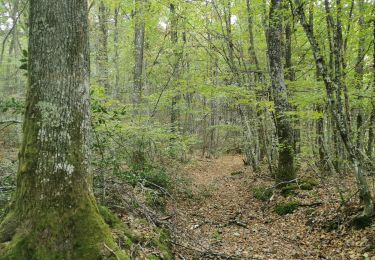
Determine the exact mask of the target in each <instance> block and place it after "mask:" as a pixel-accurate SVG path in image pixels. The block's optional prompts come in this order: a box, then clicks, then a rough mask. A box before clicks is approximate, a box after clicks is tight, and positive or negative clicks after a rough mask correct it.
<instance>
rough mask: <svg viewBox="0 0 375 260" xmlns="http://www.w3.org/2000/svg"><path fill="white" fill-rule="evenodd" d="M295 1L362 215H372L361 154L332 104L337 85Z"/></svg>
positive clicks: (372, 210)
mask: <svg viewBox="0 0 375 260" xmlns="http://www.w3.org/2000/svg"><path fill="white" fill-rule="evenodd" d="M295 3H296V5H297V7H296V13H297V15H298V17H299V20H300V22H301V25H302V27H303V29H304V31H305V34H306V36H307V38H308V40H309V42H310V45H311V48H312V52H313V56H314V60H315V62H316V65H317V68H318V69H319V74H320V75H322V78H323V81H324V84H325V88H326V94H327V99H328V107H329V109H330V113H331V115H332V117H333V119H334V121H335V123H336V128H337V130H338V132H339V134H340V136H341V140H342V142H343V144H344V147H345V150H346V152H347V153H348V157H349V158H348V159H349V161H350V162H351V164H352V167H353V170H354V173H355V177H356V180H357V185H358V189H359V195H360V199H361V202H362V204H363V206H364V209H363V213H362V215H363V216H365V217H369V216H372V215H373V214H374V204H373V201H372V194H371V191H370V189H369V186H368V183H367V180H366V177H365V174H364V172H363V162H362V156H361V154H360V151H359V150H358V149H356V146H355V145H353V143H352V140H351V139H350V136H349V132H348V129H347V124H346V122H345V115H343V111H342V110H340V109H335V106H334V104H335V103H336V102H335V101H337V100H335V97H334V91H335V89H337V86H335V82H334V81H332V79H331V77H330V75H329V73H328V71H329V70H328V68H327V66H326V63H325V60H324V58H323V56H322V53H321V50H320V47H319V45H318V42H317V41H316V38H315V35H314V32H313V31H312V29H311V27H310V26H309V24H308V23H307V21H306V16H305V12H304V8H303V4H302V3H301V2H300V1H299V0H296V1H295Z"/></svg>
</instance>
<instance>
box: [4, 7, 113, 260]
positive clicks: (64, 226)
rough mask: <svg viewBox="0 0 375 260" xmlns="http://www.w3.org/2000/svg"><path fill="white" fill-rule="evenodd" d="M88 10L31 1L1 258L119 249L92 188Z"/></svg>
mask: <svg viewBox="0 0 375 260" xmlns="http://www.w3.org/2000/svg"><path fill="white" fill-rule="evenodd" d="M87 15H88V11H87V3H86V1H75V0H66V1H47V0H33V1H30V11H29V26H30V28H29V52H28V53H29V66H28V68H29V73H28V76H29V84H28V90H27V101H26V112H25V119H24V126H23V141H22V147H21V151H20V156H19V159H20V163H19V169H18V174H17V190H16V194H15V198H14V203H13V205H12V207H11V211H10V213H9V215H8V216H7V217H6V218H5V219H4V221H3V222H2V223H1V225H0V242H8V243H7V244H6V245H5V247H1V246H0V258H1V259H98V258H100V259H105V258H108V257H110V256H111V255H112V254H113V252H109V251H108V249H106V246H107V247H109V248H112V249H113V250H117V247H116V245H115V243H114V242H113V240H112V237H111V234H110V232H109V229H108V227H107V226H106V224H105V223H104V221H103V219H102V217H101V216H100V214H99V212H98V208H97V205H96V202H95V198H94V195H93V192H92V177H91V173H90V135H89V133H90V125H91V122H90V112H89V111H90V101H89V99H90V98H89V95H90V91H89V45H88V21H87ZM105 245H106V246H105ZM112 249H111V251H113V250H112Z"/></svg>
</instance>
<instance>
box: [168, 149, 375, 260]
mask: <svg viewBox="0 0 375 260" xmlns="http://www.w3.org/2000/svg"><path fill="white" fill-rule="evenodd" d="M181 174H184V175H186V176H185V177H186V178H188V179H190V180H191V181H192V185H193V187H195V189H194V191H193V192H192V195H191V196H181V197H180V198H174V199H173V200H171V201H170V202H169V203H168V206H167V208H168V211H169V213H170V214H171V215H173V216H174V217H173V218H172V219H171V220H170V221H172V223H171V224H172V225H171V226H172V227H173V230H172V232H171V233H172V241H173V243H172V244H173V250H174V253H175V256H176V259H363V252H366V250H368V248H369V247H371V246H373V245H375V237H374V236H373V235H372V234H371V233H372V232H373V229H368V230H366V231H364V230H354V229H350V228H347V227H345V226H342V227H340V228H338V229H334V230H327V229H326V228H325V227H324V226H327V224H328V225H329V223H330V221H328V220H329V219H331V218H332V219H335V216H341V215H342V213H340V212H338V211H337V209H338V207H339V203H338V201H339V200H338V198H334V197H333V196H332V194H333V193H334V192H333V191H332V186H333V185H332V184H330V183H329V179H326V180H325V181H323V182H321V184H319V185H318V186H317V187H315V188H314V190H308V191H302V190H301V191H299V192H298V194H297V195H296V196H295V197H292V198H290V199H297V200H298V201H300V202H301V203H302V205H305V206H300V207H298V208H297V210H296V211H295V212H294V213H293V214H288V215H285V216H279V215H278V214H276V212H275V210H274V208H275V205H276V204H277V203H280V202H281V201H285V200H288V198H285V197H283V196H281V194H280V193H279V192H276V193H274V197H273V199H272V200H271V201H266V202H264V201H260V200H258V199H256V198H254V197H253V192H252V191H253V189H254V188H256V187H272V186H273V185H274V180H273V179H272V178H271V176H269V174H268V173H267V172H260V173H254V172H252V171H251V170H249V169H248V168H246V167H244V164H243V161H242V157H241V156H223V157H220V158H217V159H197V160H196V161H195V162H194V163H192V164H189V165H187V166H186V167H185V169H181ZM317 202H318V203H317ZM310 205H318V206H310ZM366 248H367V249H366Z"/></svg>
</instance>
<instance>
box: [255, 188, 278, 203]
mask: <svg viewBox="0 0 375 260" xmlns="http://www.w3.org/2000/svg"><path fill="white" fill-rule="evenodd" d="M272 195H273V189H272V188H267V187H258V188H254V189H253V196H254V198H256V199H258V200H262V201H267V200H269V199H270V198H271V197H272Z"/></svg>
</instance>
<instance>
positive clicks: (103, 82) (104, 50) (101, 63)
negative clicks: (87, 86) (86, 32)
mask: <svg viewBox="0 0 375 260" xmlns="http://www.w3.org/2000/svg"><path fill="white" fill-rule="evenodd" d="M98 22H99V30H100V31H99V41H98V52H97V56H96V62H97V66H98V69H97V78H98V84H99V85H100V86H102V87H104V88H105V89H106V90H107V91H109V74H108V69H109V67H108V65H109V64H108V10H107V7H106V6H105V5H104V2H103V1H101V2H100V3H99V15H98Z"/></svg>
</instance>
